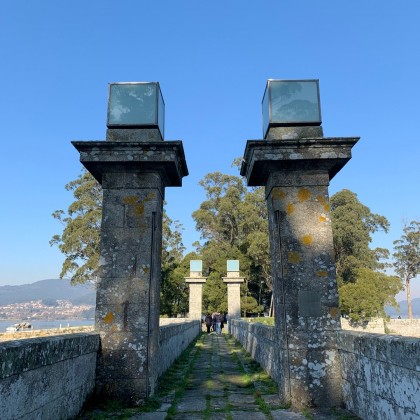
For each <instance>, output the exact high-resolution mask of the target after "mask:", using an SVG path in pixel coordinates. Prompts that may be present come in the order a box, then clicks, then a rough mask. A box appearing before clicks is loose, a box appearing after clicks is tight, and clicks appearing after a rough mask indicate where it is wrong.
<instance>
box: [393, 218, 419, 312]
mask: <svg viewBox="0 0 420 420" xmlns="http://www.w3.org/2000/svg"><path fill="white" fill-rule="evenodd" d="M403 232H404V234H403V235H402V236H401V238H400V239H398V240H396V241H394V254H393V257H394V267H395V271H396V273H397V274H398V275H399V276H400V278H401V280H402V281H403V282H404V283H405V288H406V291H407V304H408V317H409V318H410V319H412V317H413V310H412V307H411V294H410V282H411V280H412V279H413V278H415V277H416V276H418V275H419V274H420V222H418V221H415V220H413V221H412V222H410V224H409V225H407V226H405V227H404V229H403Z"/></svg>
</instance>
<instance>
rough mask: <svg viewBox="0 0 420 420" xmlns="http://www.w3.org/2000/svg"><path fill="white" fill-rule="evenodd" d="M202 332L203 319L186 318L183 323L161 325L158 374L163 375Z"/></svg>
mask: <svg viewBox="0 0 420 420" xmlns="http://www.w3.org/2000/svg"><path fill="white" fill-rule="evenodd" d="M200 332H201V321H199V320H195V321H191V320H189V319H187V318H184V322H183V323H172V324H168V325H161V327H160V336H159V345H160V353H159V363H158V365H157V367H158V372H157V375H158V376H161V375H163V374H164V373H165V372H166V370H167V369H168V368H169V367H170V366H171V365H172V363H173V362H174V361H175V360H176V359H177V358H178V357H179V356H180V355H181V353H182V352H183V351H184V350H185V349H186V348H187V347H188V346H189V344H190V343H191V342H192V341H193V340H194V339H195V338H196V337H197V335H198V334H200Z"/></svg>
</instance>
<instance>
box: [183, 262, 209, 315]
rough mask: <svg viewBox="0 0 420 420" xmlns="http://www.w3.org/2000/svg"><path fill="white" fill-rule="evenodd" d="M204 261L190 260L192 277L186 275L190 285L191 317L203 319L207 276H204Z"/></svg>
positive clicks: (186, 280)
mask: <svg viewBox="0 0 420 420" xmlns="http://www.w3.org/2000/svg"><path fill="white" fill-rule="evenodd" d="M202 274H203V262H202V261H201V260H191V261H190V277H185V282H186V283H187V284H188V286H189V287H190V296H189V318H191V319H199V320H201V316H202V314H203V284H204V283H205V282H206V280H207V277H203V275H202Z"/></svg>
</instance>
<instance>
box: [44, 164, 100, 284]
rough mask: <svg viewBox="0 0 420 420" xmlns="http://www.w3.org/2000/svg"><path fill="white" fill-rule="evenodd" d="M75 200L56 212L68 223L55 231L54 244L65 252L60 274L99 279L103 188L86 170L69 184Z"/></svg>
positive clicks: (81, 279) (74, 280)
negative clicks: (56, 232)
mask: <svg viewBox="0 0 420 420" xmlns="http://www.w3.org/2000/svg"><path fill="white" fill-rule="evenodd" d="M65 188H66V190H67V191H71V192H72V193H73V196H74V198H75V200H74V201H73V202H72V203H71V204H70V206H69V208H68V210H67V213H65V212H64V211H63V210H56V211H55V212H54V213H53V214H52V216H53V217H54V218H55V219H57V220H58V221H59V222H60V223H61V224H62V225H63V226H64V227H63V233H62V234H61V235H54V236H53V237H52V239H51V241H50V245H51V246H52V245H57V246H58V248H59V249H60V251H61V252H62V253H63V254H64V255H65V257H66V258H65V260H64V262H63V266H62V269H61V273H60V278H63V277H65V276H67V275H70V276H71V284H73V285H75V284H77V283H85V282H87V281H93V280H95V278H96V276H97V271H98V264H99V253H100V243H99V242H100V229H101V217H102V188H101V185H100V184H99V183H98V181H96V180H95V178H93V176H92V175H90V173H89V172H86V171H85V170H83V172H82V173H81V174H80V176H79V177H78V178H77V179H76V180H74V181H71V182H69V183H68V184H67V185H66V186H65Z"/></svg>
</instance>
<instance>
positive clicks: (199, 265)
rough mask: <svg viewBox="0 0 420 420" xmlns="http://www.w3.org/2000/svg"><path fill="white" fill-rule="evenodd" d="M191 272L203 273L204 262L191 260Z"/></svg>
mask: <svg viewBox="0 0 420 420" xmlns="http://www.w3.org/2000/svg"><path fill="white" fill-rule="evenodd" d="M190 271H203V261H201V260H190Z"/></svg>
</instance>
